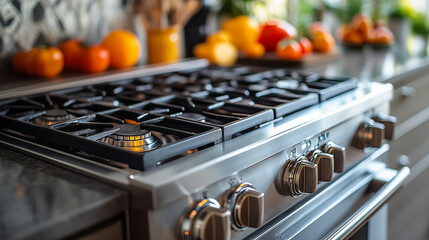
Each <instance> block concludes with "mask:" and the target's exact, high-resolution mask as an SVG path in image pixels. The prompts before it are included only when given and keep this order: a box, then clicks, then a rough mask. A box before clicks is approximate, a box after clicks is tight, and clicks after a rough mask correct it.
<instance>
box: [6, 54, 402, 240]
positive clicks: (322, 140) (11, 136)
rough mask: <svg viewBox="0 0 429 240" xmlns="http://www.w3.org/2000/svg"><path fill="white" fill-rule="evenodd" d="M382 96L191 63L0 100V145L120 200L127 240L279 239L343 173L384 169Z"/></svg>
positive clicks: (341, 82)
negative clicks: (106, 188)
mask: <svg viewBox="0 0 429 240" xmlns="http://www.w3.org/2000/svg"><path fill="white" fill-rule="evenodd" d="M88 83H89V84H88ZM46 90H49V91H46ZM391 97H392V88H391V86H390V85H382V84H376V83H371V84H365V85H363V84H358V81H357V79H354V78H349V77H333V76H321V75H318V74H315V73H307V72H300V71H295V70H291V69H269V68H263V67H254V66H234V67H230V68H221V67H213V66H211V67H210V66H207V65H206V63H205V62H203V61H190V62H187V63H186V64H184V63H180V66H179V65H177V64H176V65H174V64H173V65H169V66H168V67H167V68H166V67H158V69H157V68H153V69H149V70H146V71H144V69H142V70H140V71H132V72H129V73H123V72H120V73H117V74H116V75H115V74H112V75H110V76H109V77H106V81H104V82H102V81H100V77H98V78H94V79H87V81H86V84H82V81H76V82H75V83H73V84H70V83H67V84H63V85H62V84H58V85H53V86H48V87H47V88H41V89H39V91H35V90H34V89H32V90H31V91H23V92H21V93H15V94H14V96H3V97H1V99H2V101H1V102H0V124H1V127H2V129H1V133H0V142H1V144H2V145H5V146H8V147H10V148H14V149H16V150H19V151H23V152H27V153H29V154H31V155H33V156H38V157H39V158H41V159H44V160H47V161H51V162H54V163H55V164H59V165H62V166H64V167H67V168H70V169H73V170H75V171H78V172H80V173H82V174H86V175H90V176H92V177H95V178H98V179H100V180H102V181H105V182H109V183H112V184H114V185H116V186H118V187H121V188H124V189H127V190H128V191H129V192H130V194H131V196H132V198H131V199H132V202H131V207H130V222H129V224H130V227H129V229H130V233H129V234H130V235H129V236H131V237H132V238H136V239H137V238H147V239H176V238H182V239H231V238H233V239H241V238H245V237H248V238H257V239H258V238H267V239H272V238H271V237H273V236H274V235H273V234H277V235H275V236H277V237H278V234H280V235H282V234H283V235H282V236H288V237H286V238H289V236H295V235H297V234H299V233H303V234H304V233H305V234H307V232H308V231H309V229H310V225H311V224H310V225H309V223H311V221H310V222H307V223H306V224H307V225H306V224H304V222H303V223H297V224H298V225H287V226H283V227H282V228H281V230H275V229H276V227H275V226H279V224H280V225H281V223H284V222H285V221H286V222H287V221H289V220H290V217H291V216H293V215H294V213H295V212H297V211H303V210H302V209H305V208H304V207H305V206H306V204H308V202H311V201H314V200H313V199H315V198H321V196H324V194H325V195H326V194H328V193H331V192H334V191H340V190H341V189H340V188H333V187H332V186H333V185H335V184H337V185H339V184H341V183H344V182H347V181H351V180H350V179H351V178H350V176H348V175H347V174H349V175H350V174H351V172H354V171H355V172H356V173H355V175H356V174H358V173H359V174H364V173H365V174H366V175H368V172H371V171H369V170H368V169H367V168H368V166H370V165H371V166H372V165H374V166H375V165H377V164H378V165H377V166H379V168H378V169H379V171H378V172H374V171H373V172H371V173H372V175H371V176H373V178H371V179H370V180H369V181H368V184H369V183H370V182H371V183H372V182H374V181H375V180H373V179H378V175H377V174H378V173H379V172H386V171H390V172H392V171H394V170H390V169H386V168H385V167H383V166H384V165H383V166H381V165H382V164H381V165H380V161H381V162H382V160H380V159H382V157H381V156H385V154H386V152H387V150H388V145H383V136H385V134H384V132H385V131H386V132H389V134H390V135H391V133H392V132H393V122H394V118H392V117H390V116H386V115H382V114H381V113H388V101H389V99H390V98H391ZM389 134H387V135H389ZM387 135H386V136H387ZM373 156H379V157H377V158H374V157H373ZM363 162H365V164H363ZM376 163H377V164H376ZM380 166H381V167H380ZM402 173H403V172H402ZM397 175H399V173H398V174H397ZM401 176H402V175H401ZM399 177H400V176H399ZM392 179H393V180H394V179H398V176H396V177H395V178H393V177H392ZM392 179H391V180H392ZM393 180H392V181H393ZM389 184H390V182H389V181H386V185H389ZM358 185H359V186H361V184H358ZM361 187H362V186H361ZM318 189H319V190H318ZM309 193H310V194H309ZM307 208H308V206H307ZM309 209H310V208H309ZM308 214H310V213H309V212H308V211H307V212H305V213H303V215H302V216H307V215H308ZM308 216H314V215H312V214H310V215H308ZM294 219H295V220H296V221H298V220H299V221H304V220H305V219H301V220H300V218H299V217H298V218H296V217H295V218H294ZM320 219H321V218H320ZM307 220H309V218H308V219H307ZM340 220H341V219H340ZM338 221H339V219H336V222H335V223H332V224H331V225H327V226H326V229H324V230H323V231H319V232H318V235H317V234H316V235H314V236H315V238H319V237H321V236H323V235H324V234H327V233H328V232H329V231H328V230H330V229H332V228H333V227H334V225H335V224H338ZM302 224H304V225H302ZM297 226H300V227H297ZM291 227H293V229H295V231H292V232H291V230H290V228H291ZM301 227H302V228H301ZM286 233H293V234H292V235H287V234H286ZM284 234H286V235H284ZM267 236H269V237H267ZM316 236H317V237H316ZM282 238H283V237H282Z"/></svg>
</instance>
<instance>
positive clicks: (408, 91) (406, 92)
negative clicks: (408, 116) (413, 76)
mask: <svg viewBox="0 0 429 240" xmlns="http://www.w3.org/2000/svg"><path fill="white" fill-rule="evenodd" d="M400 91H401V96H402V97H412V96H414V94H415V93H416V89H415V88H413V87H409V86H402V87H401V88H400Z"/></svg>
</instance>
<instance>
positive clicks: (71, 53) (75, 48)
mask: <svg viewBox="0 0 429 240" xmlns="http://www.w3.org/2000/svg"><path fill="white" fill-rule="evenodd" d="M59 48H60V49H61V51H62V52H63V55H64V67H65V68H66V69H70V70H78V69H79V66H80V62H79V58H80V54H81V52H82V41H81V40H79V39H73V40H68V41H65V42H63V43H61V44H60V46H59Z"/></svg>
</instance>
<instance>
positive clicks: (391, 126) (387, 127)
mask: <svg viewBox="0 0 429 240" xmlns="http://www.w3.org/2000/svg"><path fill="white" fill-rule="evenodd" d="M372 120H374V121H375V122H378V123H381V124H383V125H384V138H385V139H387V140H392V139H393V136H394V133H395V124H396V117H394V116H389V115H386V114H383V113H379V114H377V115H375V116H374V117H372Z"/></svg>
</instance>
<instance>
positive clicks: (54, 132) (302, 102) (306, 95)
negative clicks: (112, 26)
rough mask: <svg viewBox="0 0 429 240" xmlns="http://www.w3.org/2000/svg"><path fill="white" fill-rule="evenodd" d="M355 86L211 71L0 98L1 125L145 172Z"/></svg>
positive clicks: (285, 73) (302, 76) (345, 81)
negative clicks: (0, 100)
mask: <svg viewBox="0 0 429 240" xmlns="http://www.w3.org/2000/svg"><path fill="white" fill-rule="evenodd" d="M356 86H357V80H356V79H354V78H346V77H326V76H320V75H318V74H314V73H303V72H296V71H290V70H286V69H267V68H263V67H249V66H235V67H231V68H223V67H208V68H202V69H197V70H187V71H180V72H168V73H164V74H159V75H153V76H145V77H139V78H133V79H124V80H119V81H115V82H110V83H102V84H94V85H88V86H83V87H77V88H71V89H63V90H59V91H55V92H50V93H45V94H38V95H33V96H26V97H23V98H15V99H8V100H4V101H2V102H0V126H1V128H2V129H3V130H6V131H7V132H8V133H12V134H13V135H15V136H19V137H24V138H26V139H28V140H32V141H36V142H38V143H41V144H45V145H49V146H54V147H57V148H61V149H63V150H66V151H69V152H72V153H75V154H81V153H84V154H87V155H89V156H94V158H105V159H107V160H109V161H110V160H112V161H116V162H118V163H122V164H127V165H128V166H129V167H131V168H135V169H140V170H144V169H150V168H153V167H155V166H158V165H160V164H163V163H166V162H168V161H170V160H171V159H173V158H175V157H177V156H183V154H190V153H193V152H195V151H197V150H198V149H200V148H202V147H204V146H209V145H213V144H216V143H219V142H220V141H227V140H229V139H231V138H234V137H238V136H241V135H243V134H246V133H247V132H250V131H252V130H254V129H256V128H259V127H261V126H264V125H266V124H268V123H270V122H273V121H277V120H279V119H281V118H282V117H284V116H286V115H288V114H291V113H293V112H296V111H298V110H301V109H304V108H306V107H309V106H312V105H315V104H317V103H318V102H321V101H324V100H326V99H329V98H331V97H334V96H337V95H339V94H341V93H344V92H346V91H348V90H351V89H353V88H355V87H356ZM42 136H43V138H42Z"/></svg>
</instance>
